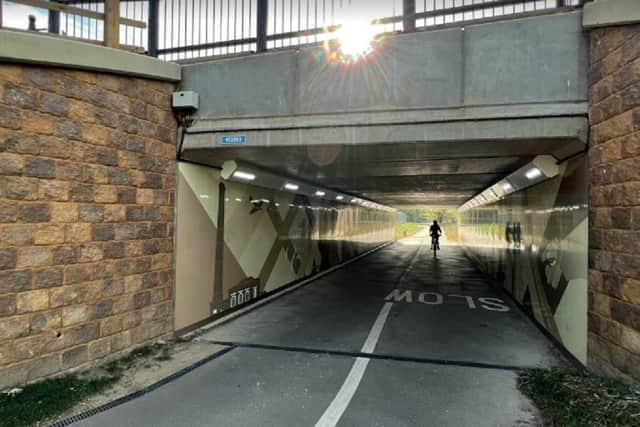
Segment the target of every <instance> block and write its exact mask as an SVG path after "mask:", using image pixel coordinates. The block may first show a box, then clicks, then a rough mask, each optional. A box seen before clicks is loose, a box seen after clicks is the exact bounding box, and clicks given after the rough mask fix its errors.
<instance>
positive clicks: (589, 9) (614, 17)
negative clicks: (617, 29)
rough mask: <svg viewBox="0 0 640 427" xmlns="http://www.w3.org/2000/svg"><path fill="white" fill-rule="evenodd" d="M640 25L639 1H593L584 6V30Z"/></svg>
mask: <svg viewBox="0 0 640 427" xmlns="http://www.w3.org/2000/svg"><path fill="white" fill-rule="evenodd" d="M637 23H640V1H638V0H595V1H593V2H591V3H587V4H586V5H585V6H584V13H583V15H582V25H583V26H584V28H598V27H608V26H614V25H628V24H637Z"/></svg>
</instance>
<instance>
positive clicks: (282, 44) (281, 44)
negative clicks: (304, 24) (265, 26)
mask: <svg viewBox="0 0 640 427" xmlns="http://www.w3.org/2000/svg"><path fill="white" fill-rule="evenodd" d="M274 1H278V0H274ZM281 25H282V32H283V33H284V0H282V22H281ZM280 47H284V39H282V40H280Z"/></svg>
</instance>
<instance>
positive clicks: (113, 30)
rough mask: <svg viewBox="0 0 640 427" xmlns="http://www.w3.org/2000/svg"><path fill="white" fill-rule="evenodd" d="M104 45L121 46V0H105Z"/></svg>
mask: <svg viewBox="0 0 640 427" xmlns="http://www.w3.org/2000/svg"><path fill="white" fill-rule="evenodd" d="M104 45H105V46H107V47H113V48H116V49H117V48H119V47H120V0H105V9H104Z"/></svg>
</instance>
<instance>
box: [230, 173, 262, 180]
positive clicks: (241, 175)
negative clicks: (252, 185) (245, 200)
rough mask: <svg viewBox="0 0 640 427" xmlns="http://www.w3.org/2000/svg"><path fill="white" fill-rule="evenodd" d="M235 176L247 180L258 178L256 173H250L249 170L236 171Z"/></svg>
mask: <svg viewBox="0 0 640 427" xmlns="http://www.w3.org/2000/svg"><path fill="white" fill-rule="evenodd" d="M233 176H234V177H235V178H238V179H244V180H246V181H255V179H256V176H255V175H254V174H252V173H249V172H243V171H235V172H234V173H233Z"/></svg>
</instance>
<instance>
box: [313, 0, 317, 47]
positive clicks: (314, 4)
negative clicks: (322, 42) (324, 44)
mask: <svg viewBox="0 0 640 427" xmlns="http://www.w3.org/2000/svg"><path fill="white" fill-rule="evenodd" d="M313 14H314V17H313V28H318V0H313ZM313 41H314V42H317V41H318V34H317V33H316V34H315V35H314V36H313Z"/></svg>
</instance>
